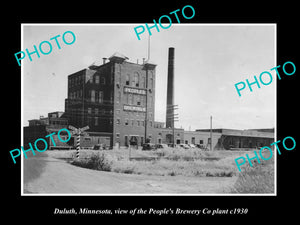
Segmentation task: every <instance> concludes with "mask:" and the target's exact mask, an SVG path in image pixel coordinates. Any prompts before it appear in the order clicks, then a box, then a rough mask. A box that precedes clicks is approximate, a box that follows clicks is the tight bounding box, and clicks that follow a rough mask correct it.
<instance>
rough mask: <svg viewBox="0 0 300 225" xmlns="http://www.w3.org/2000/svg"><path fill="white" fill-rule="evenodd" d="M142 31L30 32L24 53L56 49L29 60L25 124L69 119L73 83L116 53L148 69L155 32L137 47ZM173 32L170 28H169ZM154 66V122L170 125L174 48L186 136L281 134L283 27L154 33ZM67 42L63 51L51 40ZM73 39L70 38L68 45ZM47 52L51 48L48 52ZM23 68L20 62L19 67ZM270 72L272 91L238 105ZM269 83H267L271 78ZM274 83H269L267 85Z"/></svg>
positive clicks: (199, 27)
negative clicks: (57, 116)
mask: <svg viewBox="0 0 300 225" xmlns="http://www.w3.org/2000/svg"><path fill="white" fill-rule="evenodd" d="M140 25H143V24H125V25H124V24H122V25H121V24H98V25H95V24H77V25H75V24H60V25H57V24H53V25H51V24H23V25H22V26H23V27H22V38H21V39H22V49H21V50H22V51H25V49H26V48H28V50H29V52H31V51H33V50H34V48H33V45H36V46H37V47H38V46H39V44H40V43H41V42H42V41H49V42H50V43H51V44H52V48H53V49H52V52H51V53H50V54H48V55H43V54H41V53H40V58H38V57H37V56H36V54H33V55H32V56H31V57H32V61H30V60H29V59H28V56H26V57H25V59H24V60H22V68H21V70H22V93H23V94H22V100H23V101H22V104H23V106H22V116H23V117H22V124H23V126H27V125H28V120H30V119H38V118H39V117H40V116H41V115H42V116H45V117H46V116H47V114H48V113H49V112H54V111H64V101H65V99H66V98H67V76H68V75H70V74H72V73H74V72H77V71H79V70H82V69H84V68H86V67H88V66H89V65H91V64H92V63H93V62H95V61H96V62H102V58H103V57H106V58H109V57H110V56H111V55H113V54H114V53H115V52H120V53H122V54H123V55H125V56H127V57H128V58H129V60H128V61H130V62H135V63H136V62H137V60H138V62H139V63H142V58H147V56H148V32H147V30H146V31H145V33H144V34H142V35H141V36H140V37H141V40H138V38H137V36H136V34H135V32H134V27H136V26H140ZM165 26H166V27H167V25H165ZM66 31H72V32H73V33H74V34H75V36H76V40H75V42H74V43H73V44H71V45H66V44H64V42H63V41H62V39H61V37H62V35H63V33H64V32H66ZM151 31H152V35H151V36H150V60H151V62H153V63H155V64H157V67H156V81H155V85H156V93H155V98H156V99H155V100H156V102H155V120H156V121H160V122H165V113H166V92H167V69H168V48H169V47H174V48H175V104H177V105H178V108H179V109H178V114H179V121H178V122H176V127H182V128H184V129H186V130H195V129H206V128H209V127H210V116H212V117H213V128H228V129H254V128H272V127H275V113H276V102H275V95H276V79H275V77H276V75H275V72H274V71H272V72H271V71H270V69H271V68H273V67H275V66H277V65H276V38H275V37H276V34H275V32H276V27H275V25H273V24H172V26H171V27H170V28H169V29H160V32H157V31H156V29H152V30H151ZM56 35H60V37H59V38H58V41H59V43H60V46H61V49H58V48H57V46H56V44H55V41H54V40H52V41H51V40H50V38H51V37H54V36H56ZM68 38H70V36H68V35H66V40H67V41H68V40H71V39H68ZM44 51H47V46H46V45H44ZM16 63H17V62H16ZM263 71H269V72H270V73H271V74H272V75H273V82H272V83H271V84H270V85H267V86H264V85H261V88H260V89H258V88H257V86H255V85H253V92H250V91H249V88H246V89H245V90H243V91H242V92H241V94H242V96H241V97H239V96H238V94H237V91H236V89H235V86H234V85H235V84H236V83H238V82H241V81H243V82H246V81H245V80H246V79H249V81H250V82H251V81H254V75H256V76H257V77H259V75H260V73H261V72H263ZM265 80H267V78H265ZM265 82H267V81H265Z"/></svg>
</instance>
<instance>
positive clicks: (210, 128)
mask: <svg viewBox="0 0 300 225" xmlns="http://www.w3.org/2000/svg"><path fill="white" fill-rule="evenodd" d="M212 146H213V145H212V116H210V151H212Z"/></svg>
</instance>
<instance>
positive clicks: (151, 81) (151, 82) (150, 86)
mask: <svg viewBox="0 0 300 225" xmlns="http://www.w3.org/2000/svg"><path fill="white" fill-rule="evenodd" d="M149 88H150V89H152V88H153V78H152V77H151V78H150V85H149Z"/></svg>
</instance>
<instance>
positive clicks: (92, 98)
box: [91, 90, 95, 102]
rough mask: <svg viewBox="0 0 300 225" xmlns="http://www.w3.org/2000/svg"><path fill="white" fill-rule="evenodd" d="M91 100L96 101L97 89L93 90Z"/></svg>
mask: <svg viewBox="0 0 300 225" xmlns="http://www.w3.org/2000/svg"><path fill="white" fill-rule="evenodd" d="M91 102H95V90H91Z"/></svg>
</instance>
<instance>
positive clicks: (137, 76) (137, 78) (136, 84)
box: [134, 73, 139, 87]
mask: <svg viewBox="0 0 300 225" xmlns="http://www.w3.org/2000/svg"><path fill="white" fill-rule="evenodd" d="M134 83H135V86H136V87H139V74H138V73H135V74H134Z"/></svg>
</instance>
